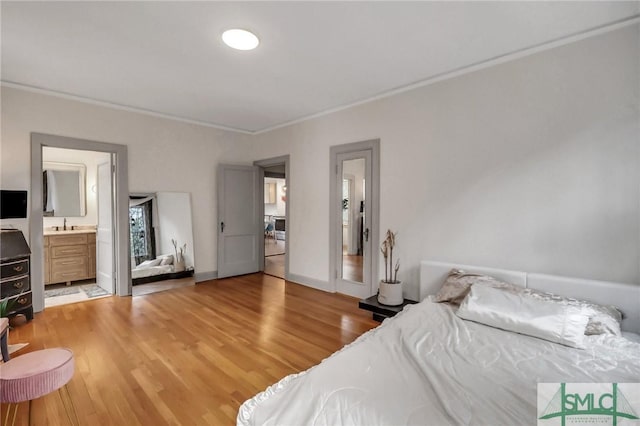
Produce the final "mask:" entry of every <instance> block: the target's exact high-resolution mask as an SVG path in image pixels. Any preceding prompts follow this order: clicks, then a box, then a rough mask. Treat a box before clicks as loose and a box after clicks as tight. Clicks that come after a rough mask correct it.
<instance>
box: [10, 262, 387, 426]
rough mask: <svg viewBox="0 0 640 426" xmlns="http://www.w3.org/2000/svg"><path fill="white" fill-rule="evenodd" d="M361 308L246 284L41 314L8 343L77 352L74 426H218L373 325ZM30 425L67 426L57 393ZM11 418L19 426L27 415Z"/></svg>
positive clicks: (37, 409)
mask: <svg viewBox="0 0 640 426" xmlns="http://www.w3.org/2000/svg"><path fill="white" fill-rule="evenodd" d="M357 306H358V302H357V300H356V299H354V298H350V297H347V296H342V295H337V294H329V293H324V292H321V291H318V290H314V289H310V288H308V287H304V286H301V285H297V284H293V283H288V282H285V281H283V280H281V279H277V278H274V277H270V276H266V275H263V274H252V275H247V276H243V277H236V278H230V279H223V280H216V281H210V282H207V283H204V284H198V285H195V286H189V287H184V288H178V289H173V290H167V291H164V292H161V293H156V294H150V295H146V296H142V297H108V298H105V299H98V300H92V301H88V302H85V303H77V304H72V305H66V306H58V307H53V308H49V309H47V310H46V311H44V312H43V313H40V314H37V315H36V318H35V320H34V321H32V322H30V323H28V324H25V325H23V326H20V327H18V328H16V329H14V330H12V331H11V333H10V335H9V343H19V342H29V346H28V347H27V348H26V349H25V350H23V351H21V352H22V353H24V352H28V351H32V350H37V349H43V348H50V347H57V346H64V347H69V348H71V349H72V350H73V351H74V354H75V358H76V373H75V375H74V377H73V379H72V380H71V382H70V383H69V391H70V393H71V397H72V399H73V402H74V404H75V407H76V411H77V413H78V417H79V419H80V424H82V425H154V426H155V425H169V424H172V425H225V424H234V423H235V418H236V415H237V410H238V407H239V406H240V404H241V403H242V402H243V401H245V400H246V399H248V398H250V397H252V396H253V395H254V394H256V393H257V392H260V391H262V390H264V389H265V388H266V387H267V386H269V385H270V384H273V383H274V382H276V381H278V380H279V379H281V378H282V377H284V376H285V375H287V374H290V373H294V372H298V371H302V370H305V369H307V368H309V367H311V366H313V365H315V364H317V363H318V362H319V361H321V360H322V359H324V358H326V357H327V356H329V355H330V354H331V353H333V352H334V351H336V350H337V349H339V348H341V347H342V346H343V345H345V344H347V343H350V342H352V341H353V340H354V339H356V338H357V337H358V336H360V335H361V334H362V333H364V332H366V331H367V330H369V329H371V328H373V327H375V326H377V325H378V323H376V322H374V321H373V320H372V319H371V318H370V315H369V313H368V312H364V311H361V310H359V309H358V307H357ZM19 354H20V352H19V353H18V354H17V356H19ZM14 356H16V354H14ZM6 408H7V407H6V406H5V405H3V406H2V413H1V414H2V416H3V417H2V419H3V420H4V414H5V412H6ZM33 415H34V418H33V424H34V425H57V424H67V419H66V417H65V415H64V408H63V405H62V403H61V402H60V398H59V396H58V394H57V393H56V392H54V393H52V394H49V395H47V396H45V397H43V398H40V399H39V400H36V401H34V406H33ZM18 416H19V418H18V421H17V422H16V424H22V425H25V424H26V423H27V404H26V403H25V404H22V406H21V407H20V410H19V414H18Z"/></svg>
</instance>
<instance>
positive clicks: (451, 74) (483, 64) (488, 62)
mask: <svg viewBox="0 0 640 426" xmlns="http://www.w3.org/2000/svg"><path fill="white" fill-rule="evenodd" d="M639 22H640V15H633V16H631V17H629V18H625V19H622V20H619V21H615V22H611V23H608V24H604V25H601V26H598V27H595V28H590V29H588V30H585V31H581V32H578V33H575V34H572V35H569V36H565V37H560V38H556V39H553V40H550V41H546V42H543V43H539V44H535V45H533V46H529V47H525V48H522V49H519V50H515V51H513V52H509V53H505V54H502V55H498V56H494V57H492V58H489V59H485V60H482V61H478V62H475V63H472V64H469V65H464V66H461V67H458V68H455V69H452V70H448V71H444V72H442V73H439V74H436V75H433V76H431V77H429V78H426V79H424V80H419V81H416V82H414V83H410V84H407V85H405V86H400V87H396V88H394V89H391V90H388V91H386V92H382V93H380V94H378V95H375V96H371V97H368V98H365V99H361V100H359V101H356V102H351V103H348V104H345V105H341V106H337V107H335V108H330V109H327V110H324V111H320V112H317V113H315V114H311V115H305V116H302V117H300V118H296V119H295V120H290V121H286V122H284V123H281V124H276V125H275V126H271V127H267V128H265V129H262V130H256V131H254V132H251V134H253V135H259V134H262V133H267V132H270V131H272V130H277V129H281V128H283V127H288V126H291V125H294V124H298V123H301V122H303V121H307V120H311V119H314V118H319V117H323V116H325V115H329V114H333V113H334V112H338V111H343V110H345V109H349V108H352V107H355V106H358V105H363V104H366V103H369V102H373V101H377V100H380V99H384V98H388V97H390V96H394V95H397V94H400V93H404V92H408V91H411V90H413V89H417V88H419V87H424V86H428V85H430V84H435V83H438V82H441V81H444V80H449V79H451V78H455V77H458V76H461V75H464V74H469V73H471V72H474V71H479V70H482V69H485V68H489V67H492V66H494V65H499V64H502V63H505V62H510V61H513V60H516V59H520V58H523V57H525V56H530V55H533V54H536V53H539V52H543V51H545V50H549V49H553V48H556V47H560V46H564V45H566V44H571V43H575V42H578V41H580V40H583V39H586V38H589V37H594V36H597V35H600V34H604V33H608V32H610V31H615V30H617V29H620V28H624V27H626V26H629V25H633V24H637V23H639Z"/></svg>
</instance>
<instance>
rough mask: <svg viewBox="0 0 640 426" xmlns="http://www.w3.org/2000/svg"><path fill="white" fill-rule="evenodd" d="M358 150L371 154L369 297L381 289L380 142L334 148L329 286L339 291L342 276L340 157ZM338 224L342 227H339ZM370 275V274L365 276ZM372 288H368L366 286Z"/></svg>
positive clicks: (330, 191) (330, 207)
mask: <svg viewBox="0 0 640 426" xmlns="http://www.w3.org/2000/svg"><path fill="white" fill-rule="evenodd" d="M357 151H371V182H367V186H368V187H370V189H371V212H370V215H369V216H371V217H370V218H369V229H370V240H371V242H372V243H371V245H372V250H371V253H370V256H371V271H370V274H369V276H370V277H371V283H364V284H365V291H366V292H367V293H368V295H367V297H368V296H371V295H373V294H375V293H376V291H377V289H378V277H379V275H378V268H379V256H378V253H379V252H378V250H377V246H378V245H377V243H376V242H377V241H379V239H380V139H370V140H366V141H362V142H354V143H348V144H343V145H333V146H331V148H330V168H329V284H330V287H329V288H331V289H333V292H336V291H337V289H338V286H337V281H338V278H339V277H340V271H339V270H338V269H339V268H338V266H339V265H338V260H337V259H338V254H340V255H342V244H341V238H342V215H339V213H340V212H341V210H342V196H341V194H338V183H340V188H342V176H338V169H339V167H338V155H340V154H349V153H352V152H357ZM338 225H340V226H339V227H338ZM363 276H366V274H363ZM367 285H368V287H366V286H367Z"/></svg>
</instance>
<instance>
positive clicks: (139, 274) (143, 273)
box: [131, 265, 173, 279]
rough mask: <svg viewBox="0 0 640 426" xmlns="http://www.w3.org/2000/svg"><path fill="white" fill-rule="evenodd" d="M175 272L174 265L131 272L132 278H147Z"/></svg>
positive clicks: (138, 269) (150, 267)
mask: <svg viewBox="0 0 640 426" xmlns="http://www.w3.org/2000/svg"><path fill="white" fill-rule="evenodd" d="M172 272H173V265H158V266H149V267H146V268H134V269H132V270H131V278H132V279H136V278H145V277H152V276H156V275H162V274H170V273H172Z"/></svg>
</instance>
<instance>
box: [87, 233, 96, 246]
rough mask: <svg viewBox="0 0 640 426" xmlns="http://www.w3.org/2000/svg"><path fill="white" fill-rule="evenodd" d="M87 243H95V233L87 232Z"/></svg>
mask: <svg viewBox="0 0 640 426" xmlns="http://www.w3.org/2000/svg"><path fill="white" fill-rule="evenodd" d="M87 243H89V244H95V243H96V234H93V233H91V234H87Z"/></svg>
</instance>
